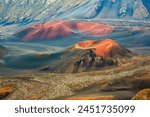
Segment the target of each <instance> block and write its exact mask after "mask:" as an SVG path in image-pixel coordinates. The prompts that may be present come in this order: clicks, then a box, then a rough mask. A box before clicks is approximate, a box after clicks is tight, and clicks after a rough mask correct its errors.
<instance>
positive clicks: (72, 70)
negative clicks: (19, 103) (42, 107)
mask: <svg viewBox="0 0 150 117" xmlns="http://www.w3.org/2000/svg"><path fill="white" fill-rule="evenodd" d="M0 99H2V100H46V99H47V100H149V99H150V4H149V1H148V0H132V1H131V0H128V1H126V0H32V1H28V0H22V2H21V1H17V0H3V1H2V2H0Z"/></svg>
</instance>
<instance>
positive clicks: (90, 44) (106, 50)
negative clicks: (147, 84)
mask: <svg viewBox="0 0 150 117" xmlns="http://www.w3.org/2000/svg"><path fill="white" fill-rule="evenodd" d="M75 48H77V49H93V51H94V53H95V54H96V55H97V56H102V57H104V58H108V57H112V56H113V55H114V54H115V55H117V54H119V55H120V54H126V53H128V50H127V49H125V48H123V47H122V46H121V45H119V44H118V43H117V42H115V41H113V40H111V39H104V40H87V41H83V42H79V43H77V44H76V45H75Z"/></svg>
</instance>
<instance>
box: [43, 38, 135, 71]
mask: <svg viewBox="0 0 150 117" xmlns="http://www.w3.org/2000/svg"><path fill="white" fill-rule="evenodd" d="M131 56H133V54H132V53H131V52H130V51H129V50H127V49H126V48H124V47H122V46H121V45H120V44H118V43H117V42H115V41H112V40H111V39H104V40H101V41H98V40H97V41H95V40H88V41H83V42H80V43H77V44H75V45H74V46H72V47H70V48H68V49H67V50H65V51H64V52H62V53H60V54H59V55H58V54H57V57H56V55H55V54H54V55H53V57H55V58H56V59H55V61H53V62H50V65H48V67H45V68H43V69H42V70H43V71H50V72H59V73H65V72H67V73H76V72H84V71H93V70H99V69H102V68H107V67H113V66H117V65H120V64H123V63H126V62H128V60H129V58H130V57H131Z"/></svg>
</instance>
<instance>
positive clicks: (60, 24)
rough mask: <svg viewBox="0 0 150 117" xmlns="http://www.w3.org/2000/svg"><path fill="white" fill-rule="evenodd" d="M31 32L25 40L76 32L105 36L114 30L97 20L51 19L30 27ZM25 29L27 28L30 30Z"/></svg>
mask: <svg viewBox="0 0 150 117" xmlns="http://www.w3.org/2000/svg"><path fill="white" fill-rule="evenodd" d="M28 29H32V30H29V32H28V33H27V35H25V36H24V37H23V40H24V41H30V40H36V39H50V38H58V37H67V36H71V35H72V34H75V33H79V34H80V33H81V34H84V35H93V36H104V35H107V34H110V33H111V32H112V30H113V29H112V27H111V26H107V25H104V24H100V23H95V22H67V21H49V22H46V23H43V24H36V25H33V26H31V27H28ZM28 29H25V30H28Z"/></svg>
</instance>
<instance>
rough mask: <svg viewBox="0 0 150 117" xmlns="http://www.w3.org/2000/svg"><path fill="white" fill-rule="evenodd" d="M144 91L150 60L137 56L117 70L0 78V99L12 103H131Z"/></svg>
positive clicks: (149, 78) (149, 76)
mask: <svg viewBox="0 0 150 117" xmlns="http://www.w3.org/2000/svg"><path fill="white" fill-rule="evenodd" d="M145 88H150V57H149V56H145V57H143V56H136V57H133V58H131V59H130V62H128V63H124V64H121V65H118V66H117V67H115V68H110V69H103V70H99V71H92V72H82V73H76V74H57V73H48V72H34V73H33V72H28V73H24V74H19V75H12V76H9V75H8V76H1V77H0V98H1V99H13V100H17V99H27V100H35V99H50V100H51V99H71V100H72V99H88V100H92V99H132V98H133V97H134V96H135V95H136V94H137V93H138V92H139V91H140V90H143V89H145ZM133 99H136V98H133ZM138 99H140V98H138ZM141 99H142V98H141Z"/></svg>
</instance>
